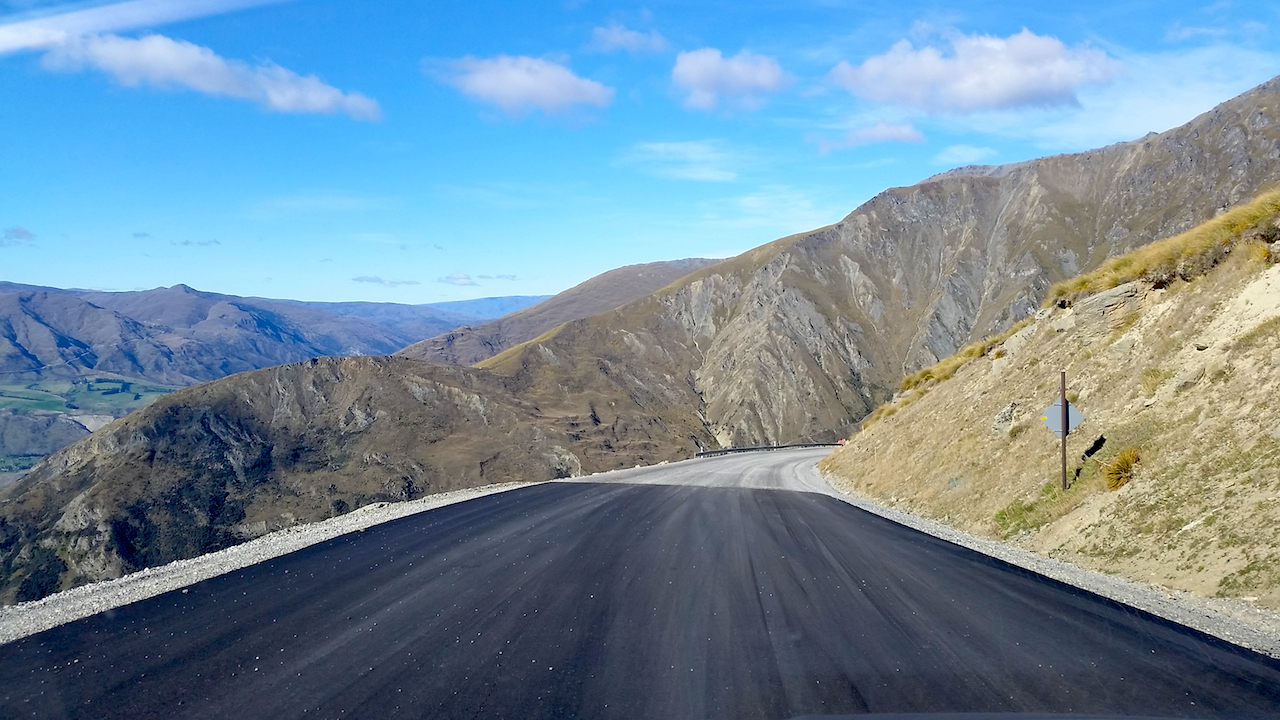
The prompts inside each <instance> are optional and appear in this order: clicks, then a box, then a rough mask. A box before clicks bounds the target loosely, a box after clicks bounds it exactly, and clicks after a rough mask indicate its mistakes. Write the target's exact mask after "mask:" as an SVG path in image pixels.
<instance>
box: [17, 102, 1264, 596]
mask: <svg viewBox="0 0 1280 720" xmlns="http://www.w3.org/2000/svg"><path fill="white" fill-rule="evenodd" d="M1278 179H1280V79H1276V80H1272V81H1270V82H1268V83H1266V84H1264V85H1262V86H1260V87H1258V88H1256V89H1254V90H1252V91H1250V92H1249V93H1246V94H1244V95H1242V96H1240V97H1238V98H1235V99H1233V100H1231V101H1228V102H1226V103H1224V104H1222V105H1221V106H1219V107H1218V108H1215V109H1214V110H1212V111H1210V112H1208V113H1206V114H1204V115H1202V116H1200V117H1198V118H1196V119H1195V120H1193V121H1192V122H1190V123H1188V124H1186V125H1184V126H1182V127H1179V128H1175V129H1173V130H1170V131H1168V132H1165V133H1161V134H1159V135H1150V136H1147V137H1145V138H1142V139H1139V140H1136V141H1134V142H1130V143H1120V144H1116V145H1112V146H1109V147H1106V148H1102V149H1099V150H1094V151H1091V152H1085V153H1077V154H1072V155H1059V156H1053V157H1048V158H1043V159H1040V160H1033V161H1028V162H1023V163H1017V164H1013V165H1004V166H998V167H977V168H964V169H960V170H957V171H953V172H950V173H946V174H943V175H940V176H937V177H933V178H929V179H927V180H925V181H923V182H921V183H919V184H917V185H914V186H911V187H906V188H892V189H889V190H886V191H884V192H882V193H881V194H879V195H877V196H876V197H875V198H873V199H871V200H870V201H868V202H867V203H865V204H863V205H862V206H861V207H859V208H857V209H856V210H854V211H853V212H852V213H851V214H850V215H848V216H847V217H846V218H844V219H843V220H841V221H840V222H838V223H836V224H834V225H831V226H828V227H825V228H820V229H818V230H815V231H812V232H806V233H802V234H798V235H794V236H791V237H786V238H782V239H780V240H776V241H774V242H772V243H769V244H767V245H763V246H761V247H758V248H756V249H754V250H751V251H749V252H746V253H744V254H742V255H740V256H738V257H735V258H731V259H729V260H726V261H723V262H720V263H717V264H714V265H709V266H707V267H703V268H701V269H699V270H695V271H694V272H692V273H691V274H689V275H686V276H684V277H683V278H680V279H678V280H676V281H675V282H672V283H670V284H668V285H665V286H664V287H662V288H661V289H659V290H657V291H656V292H653V293H651V294H648V295H644V296H642V297H639V298H637V299H635V300H633V301H631V302H629V303H627V304H625V305H622V306H621V307H618V308H615V309H611V310H608V311H606V312H602V313H599V314H596V315H592V316H590V317H586V318H582V319H577V320H572V321H569V322H565V323H563V324H561V325H558V326H556V327H554V328H552V329H550V330H548V331H546V332H544V333H542V334H541V335H539V336H538V337H536V338H534V339H532V340H529V341H527V342H525V343H523V344H521V345H517V346H515V347H511V348H509V349H507V350H505V351H503V352H501V353H499V354H497V355H495V356H493V357H490V358H488V359H485V360H482V361H481V362H479V363H478V364H477V365H475V366H474V367H461V366H452V367H451V366H444V365H439V364H432V363H427V362H422V361H419V360H414V359H410V358H404V357H391V358H343V359H323V360H317V361H307V362H303V363H294V364H291V365H285V366H282V367H275V368H268V369H263V370H257V371H255V372H251V373H245V374H241V375H237V376H235V377H230V378H225V379H222V380H218V381H215V382H211V383H207V384H204V385H200V386H197V387H194V388H186V389H184V390H181V391H178V392H175V393H173V394H171V395H168V396H166V397H164V398H161V399H160V400H158V401H156V402H155V403H154V404H152V405H150V406H149V407H147V408H145V409H143V410H141V411H138V412H135V413H133V414H131V415H129V416H127V417H125V418H123V419H122V420H119V421H117V422H115V423H113V424H111V425H108V426H107V427H105V428H103V429H102V430H100V431H98V432H96V433H94V434H93V435H92V436H90V437H88V438H85V439H83V440H81V441H78V442H76V443H74V444H72V445H71V446H69V447H67V448H65V449H63V450H61V451H59V452H57V453H55V454H53V455H51V456H50V457H48V458H46V459H45V460H44V461H42V462H41V463H40V464H39V465H38V466H37V467H36V468H34V469H33V470H32V471H31V473H30V474H29V475H28V476H26V477H25V478H23V479H22V480H21V481H19V482H18V483H17V484H15V485H13V486H11V487H9V488H7V489H5V490H3V491H0V577H7V578H9V579H8V585H7V586H6V587H7V588H8V590H6V591H5V592H6V594H5V595H2V596H0V598H3V599H5V600H9V599H12V598H14V597H17V596H21V597H24V598H25V597H38V596H40V595H42V594H47V593H48V592H51V591H54V590H57V589H59V588H65V587H69V586H72V585H74V584H77V583H83V582H87V581H90V580H96V579H101V578H106V577H114V576H116V575H119V574H120V573H122V572H127V571H129V570H131V569H135V568H137V567H143V566H147V565H153V564H158V563H162V562H167V561H169V560H173V559H177V558H180V557H188V556H190V555H194V554H199V553H200V552H204V551H206V550H208V549H213V548H216V547H221V546H225V545H226V544H230V543H234V542H239V541H241V540H243V539H246V538H249V537H253V536H255V535H257V534H261V533H262V532H265V531H266V530H268V529H270V528H273V527H281V526H284V525H288V524H289V523H293V522H302V521H310V520H316V519H319V518H323V517H326V516H329V515H331V514H334V513H339V512H343V511H345V510H346V509H348V508H352V507H357V506H359V505H360V504H362V503H367V502H372V501H374V500H376V499H391V498H409V497H416V496H418V495H421V494H425V493H431V492H437V491H440V490H445V489H449V488H452V487H459V486H465V485H479V484H485V483H490V482H498V481H501V480H505V479H523V480H542V479H547V478H553V477H559V476H564V475H572V474H578V473H586V472H592V471H596V470H605V469H613V468H617V467H623V466H630V465H633V464H636V463H652V462H658V461H662V460H674V459H679V458H685V457H689V456H690V455H692V454H693V453H694V452H695V451H696V450H698V449H699V448H700V447H718V446H726V445H755V444H766V443H768V444H772V443H785V442H794V441H801V440H834V439H836V438H840V437H844V436H847V435H849V434H850V433H852V432H853V431H854V426H855V423H856V422H857V421H858V420H860V419H861V418H862V417H864V416H865V415H866V414H867V413H868V412H869V411H870V410H871V408H873V407H874V406H875V405H876V404H877V403H878V402H879V401H880V400H882V399H884V398H886V397H888V396H889V395H891V394H893V392H894V390H895V389H896V388H897V386H898V383H899V381H900V379H901V378H902V376H903V375H904V374H906V373H907V372H910V371H913V370H915V369H918V368H921V367H924V366H927V365H932V364H933V363H934V362H935V361H937V360H938V359H939V358H942V357H945V356H948V355H950V354H952V353H954V352H955V351H956V350H957V349H959V348H960V347H961V346H963V345H964V344H966V343H967V342H970V341H972V340H974V339H979V338H982V337H983V336H985V335H987V334H990V333H993V332H997V331H1000V330H1002V329H1004V328H1007V327H1009V326H1011V325H1012V324H1013V323H1015V322H1016V321H1018V320H1020V319H1022V318H1024V317H1026V316H1027V315H1028V314H1030V313H1031V312H1033V311H1034V310H1035V309H1036V308H1038V307H1039V304H1040V302H1041V299H1042V297H1043V296H1044V294H1045V292H1046V290H1047V289H1048V288H1049V286H1050V285H1051V284H1052V283H1054V282H1056V281H1059V280H1063V279H1066V278H1070V277H1072V276H1075V275H1077V274H1078V273H1080V272H1083V271H1087V270H1091V269H1093V268H1097V267H1098V266H1099V265H1101V264H1102V263H1103V262H1104V261H1105V260H1106V259H1107V258H1109V257H1113V256H1116V255H1119V254H1123V253H1125V252H1127V251H1129V250H1131V249H1133V248H1136V247H1139V246H1142V245H1145V244H1147V243H1150V242H1152V241H1154V240H1157V239H1160V238H1162V237H1165V236H1169V235H1173V234H1176V233H1178V232H1180V231H1182V230H1186V229H1188V228H1190V227H1192V226H1194V225H1197V224H1199V223H1201V222H1203V221H1205V220H1207V219H1209V218H1212V217H1214V216H1215V215H1217V214H1218V213H1220V212H1221V211H1222V210H1223V209H1225V208H1228V207H1230V206H1232V205H1234V204H1237V203H1239V202H1241V201H1244V200H1247V199H1249V198H1251V197H1253V196H1254V195H1256V194H1258V193H1259V191H1260V190H1262V189H1264V188H1266V187H1268V186H1271V185H1274V184H1275V183H1276V182H1277V180H1278ZM244 312H245V315H244V316H241V315H238V314H236V312H234V311H233V308H226V309H225V313H214V315H215V321H213V322H212V327H211V328H210V336H213V337H216V336H217V333H218V332H224V330H223V328H225V327H228V326H230V327H255V325H254V323H256V322H257V317H256V316H254V315H253V314H252V313H249V312H248V311H244ZM197 324H198V323H197ZM0 327H2V326H0ZM256 327H263V326H261V325H258V326H256ZM127 329H130V330H131V328H127ZM264 329H265V328H264ZM86 332H88V330H87V329H86ZM111 332H112V333H116V332H117V331H116V330H115V329H114V328H112V330H111ZM119 332H123V330H121V331H119ZM486 332H487V331H486ZM479 334H480V333H477V335H479ZM504 342H505V340H504ZM456 344H457V343H456V342H455V345H456ZM483 344H484V343H483V342H480V343H479V345H483ZM139 345H142V343H139ZM165 347H168V346H165ZM250 347H253V345H252V344H250ZM470 347H471V348H472V349H474V347H475V346H474V345H472V346H470ZM179 348H180V346H179ZM446 350H447V347H444V346H430V347H428V348H427V351H429V352H436V353H439V352H445V351H446ZM47 352H48V353H49V354H50V356H51V357H52V358H53V359H54V360H55V361H56V360H57V359H58V358H61V357H63V355H59V354H58V353H64V354H65V355H67V356H72V355H74V351H71V350H68V349H66V348H62V347H60V346H58V345H57V344H56V343H54V344H52V345H51V346H50V347H49V349H48V350H47ZM131 352H132V351H131ZM468 352H470V350H468ZM102 353H103V355H104V357H107V358H110V359H112V360H113V362H120V363H127V362H141V358H138V357H137V355H138V353H137V352H133V355H132V357H133V358H134V359H132V360H131V359H130V356H129V355H128V353H127V352H125V351H119V354H120V355H124V357H120V358H117V356H116V355H113V354H111V352H110V351H109V349H108V348H103V350H102ZM0 357H3V356H2V355H0ZM178 357H183V356H182V355H181V354H179V355H178ZM263 357H264V358H265V354H263ZM458 357H459V359H465V358H466V357H467V356H465V355H458ZM20 361H21V359H20V358H19V359H18V360H15V362H20ZM65 362H73V360H70V359H68V360H66V361H65ZM175 367H180V365H177V364H176V363H175ZM24 583H26V584H25V585H24ZM24 588H25V589H24Z"/></svg>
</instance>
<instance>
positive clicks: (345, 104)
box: [41, 35, 382, 120]
mask: <svg viewBox="0 0 1280 720" xmlns="http://www.w3.org/2000/svg"><path fill="white" fill-rule="evenodd" d="M41 64H42V65H43V66H44V67H45V68H46V69H49V70H58V71H64V72H72V71H77V70H82V69H84V68H94V69H97V70H100V71H102V72H104V73H106V74H107V75H109V76H111V77H112V78H113V79H115V81H116V82H119V83H120V84H122V85H125V86H128V87H137V86H140V85H151V86H155V87H159V88H175V87H177V88H186V89H189V90H195V91H196V92H200V93H204V94H206V95H215V96H223V97H233V98H238V99H241V100H249V101H251V102H255V103H257V104H259V105H261V106H263V107H265V108H267V109H269V110H274V111H276V112H289V113H326V114H334V113H342V114H345V115H348V116H350V117H352V118H354V119H356V120H378V119H380V118H381V117H382V110H381V108H380V107H379V106H378V103H377V101H375V100H373V99H371V98H369V97H366V96H364V95H361V94H360V93H354V92H353V93H345V92H343V91H341V90H339V89H338V88H335V87H333V86H332V85H327V84H325V83H324V82H323V81H321V80H320V78H318V77H316V76H315V75H308V76H305V77H304V76H302V75H299V74H297V73H295V72H293V71H292V70H288V69H286V68H283V67H280V66H279V65H276V64H274V63H263V64H258V65H249V64H248V63H245V62H241V61H239V60H228V59H226V58H223V57H221V56H219V55H218V54H217V53H215V52H214V51H212V50H210V49H209V48H206V47H201V46H199V45H195V44H193V43H189V42H185V41H182V40H174V39H172V38H168V37H165V36H163V35H147V36H145V37H142V38H137V39H134V38H124V37H119V36H117V35H95V36H87V37H76V38H72V39H70V40H67V41H65V42H63V43H62V44H60V45H57V46H55V47H53V48H51V49H50V50H49V51H48V53H46V54H45V56H44V57H43V58H42V60H41Z"/></svg>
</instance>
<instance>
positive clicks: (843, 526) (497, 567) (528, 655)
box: [0, 483, 1280, 719]
mask: <svg viewBox="0 0 1280 720" xmlns="http://www.w3.org/2000/svg"><path fill="white" fill-rule="evenodd" d="M868 712H870V713H894V712H903V713H959V712H976V713H996V712H1013V713H1092V714H1103V715H1116V716H1119V715H1142V716H1161V717H1268V718H1276V717H1280V661H1276V660H1272V659H1270V658H1267V657H1264V656H1261V655H1258V654H1255V653H1252V652H1250V651H1247V650H1243V649H1240V648H1238V647H1235V646H1233V645H1230V644H1228V643H1225V642H1222V641H1220V640H1217V639H1213V638H1210V637H1208V636H1205V635H1202V634H1200V633H1198V632H1195V631H1192V630H1188V629H1186V628H1183V627H1181V626H1178V625H1175V624H1173V623H1169V622H1166V621H1164V620H1160V619H1157V618H1155V617H1153V616H1150V615H1147V614H1145V613H1143V612H1140V611H1137V610H1133V609H1131V608H1128V607H1126V606H1124V605H1120V604H1117V603H1114V602H1112V601H1109V600H1105V599H1102V598H1100V597H1098V596H1096V595H1092V594H1090V593H1087V592H1084V591H1082V590H1078V589H1075V588H1072V587H1070V586H1066V585H1063V584H1060V583H1058V582H1055V581H1052V580H1048V579H1046V578H1044V577H1041V576H1039V575H1035V574H1033V573H1031V572H1028V571H1025V570H1021V569H1019V568H1015V567H1012V566H1010V565H1007V564H1005V563H1003V562H1001V561H998V560H994V559H991V558H988V557H986V556H984V555H981V554H978V553H975V552H972V551H970V550H966V549H963V548H960V547H957V546H955V545H952V544H950V543H947V542H945V541H942V540H939V539H937V538H934V537H932V536H929V535H924V534H921V533H919V532H916V531H914V530H910V529H907V528H905V527H902V526H900V525H897V524H894V523H892V522H890V521H888V520H885V519H882V518H880V517H878V516H875V515H871V514H869V513H866V512H864V511H862V510H859V509H857V508H854V507H852V506H850V505H848V504H846V503H843V502H841V501H840V500H838V499H836V498H832V497H829V496H827V495H821V494H817V493H809V492H793V491H787V490H768V489H752V488H742V487H690V486H666V485H652V484H651V485H642V484H620V483H611V484H605V483H552V484H544V485H537V486H531V487H528V488H523V489H520V490H515V491H511V492H506V493H502V494H497V495H491V496H488V497H483V498H479V499H475V500H471V501H468V502H465V503H460V504H457V505H451V506H447V507H443V508H438V509H436V510H432V511H429V512H426V513H422V514H420V515H416V516H412V517H408V518H404V519H401V520H397V521H394V522H390V523H387V524H384V525H380V526H376V527H374V528H371V529H369V530H366V531H364V532H361V533H354V534H351V535H348V536H344V537H340V538H337V539H334V540H331V541H329V542H326V543H323V544H320V545H315V546H312V547H310V548H307V549H305V550H301V551H298V552H296V553H293V554H291V555H286V556H284V557H280V558H277V559H275V560H272V561H268V562H265V563H261V564H259V565H255V566H252V567H250V568H247V569H244V570H241V571H238V572H234V573H230V574H227V575H223V576H221V577H217V578H214V579H211V580H207V581H204V582H201V583H198V584H196V585H193V586H191V587H190V588H188V589H187V590H181V591H174V592H170V593H168V594H165V595H161V596H158V597H155V598H152V599H150V600H146V601H142V602H138V603H134V604H132V605H127V606H125V607H122V608H119V609H116V610H114V611H110V612H107V613H103V614H100V615H97V616H94V617H90V618H86V619H84V620H80V621H77V622H74V623H70V624H67V625H63V626H61V627H57V628H54V629H52V630H48V631H46V632H43V633H41V634H38V635H34V636H31V637H28V638H26V639H23V640H19V641H17V642H13V643H10V644H8V645H4V646H0V717H3V718H19V717H34V718H78V717H115V718H133V719H141V718H311V717H318V718H338V717H348V718H397V717H412V718H790V717H795V716H801V715H827V714H859V713H868Z"/></svg>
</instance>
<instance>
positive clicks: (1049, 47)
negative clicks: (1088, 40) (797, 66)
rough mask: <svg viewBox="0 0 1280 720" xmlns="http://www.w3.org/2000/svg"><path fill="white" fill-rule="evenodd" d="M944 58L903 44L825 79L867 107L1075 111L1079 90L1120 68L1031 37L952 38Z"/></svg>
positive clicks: (1090, 53)
mask: <svg viewBox="0 0 1280 720" xmlns="http://www.w3.org/2000/svg"><path fill="white" fill-rule="evenodd" d="M948 44H949V45H950V48H949V51H948V50H944V49H939V48H937V47H933V46H926V47H922V48H919V49H917V48H916V47H915V46H913V45H912V43H911V41H909V40H900V41H899V42H897V43H896V44H894V46H893V47H892V48H890V49H889V51H888V52H887V53H885V54H883V55H877V56H875V57H871V58H868V59H867V60H866V61H865V62H863V63H862V64H861V65H858V66H854V65H851V64H849V63H848V62H845V61H841V62H840V63H839V64H838V65H836V66H835V68H833V69H832V70H831V73H830V79H831V81H832V82H834V83H835V84H836V85H838V86H840V87H842V88H844V89H845V90H847V91H848V92H850V93H851V94H853V95H856V96H858V97H860V98H863V99H865V100H870V101H872V102H881V103H891V104H896V105H906V106H911V107H917V108H920V109H922V110H925V111H926V112H931V113H971V112H976V111H980V110H993V109H1011V108H1019V107H1028V106H1033V107H1035V106H1038V107H1044V106H1062V105H1078V104H1079V100H1078V98H1077V96H1076V92H1077V90H1079V88H1080V87H1082V86H1084V85H1090V84H1097V83H1105V82H1107V81H1108V80H1110V79H1111V78H1112V77H1114V76H1115V75H1116V74H1118V73H1119V72H1120V69H1121V65H1120V63H1119V62H1117V61H1115V60H1113V59H1112V58H1110V57H1108V56H1107V54H1106V53H1105V52H1103V51H1102V50H1098V49H1096V48H1092V47H1088V46H1077V47H1074V48H1069V47H1067V46H1066V45H1064V44H1063V43H1062V41H1060V40H1058V39H1057V38H1054V37H1049V36H1044V35H1036V34H1035V33H1033V32H1031V31H1030V30H1027V29H1025V28H1024V29H1023V30H1022V32H1020V33H1017V34H1014V35H1010V36H1009V37H1007V38H999V37H992V36H990V35H963V34H959V33H953V34H951V35H950V37H949V38H948Z"/></svg>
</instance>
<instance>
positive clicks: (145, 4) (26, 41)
mask: <svg viewBox="0 0 1280 720" xmlns="http://www.w3.org/2000/svg"><path fill="white" fill-rule="evenodd" d="M280 1H281V0H131V1H130V2H118V3H112V4H110V5H100V6H98V7H91V8H85V9H75V10H70V11H67V12H55V13H54V14H51V15H47V16H45V17H40V18H35V19H32V20H22V21H19V22H11V23H5V24H0V54H2V53H9V52H14V51H17V50H38V49H42V48H48V47H52V46H54V45H60V44H62V43H64V42H67V41H68V40H72V39H74V38H77V37H81V36H85V35H99V34H102V33H112V32H122V31H125V30H133V29H136V28H146V27H156V26H158V25H164V24H166V23H172V22H179V21H182V20H190V19H193V18H199V17H207V16H209V15H218V14H221V13H226V12H232V11H234V10H240V9H243V8H249V7H255V6H258V5H267V4H272V3H276V2H280Z"/></svg>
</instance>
